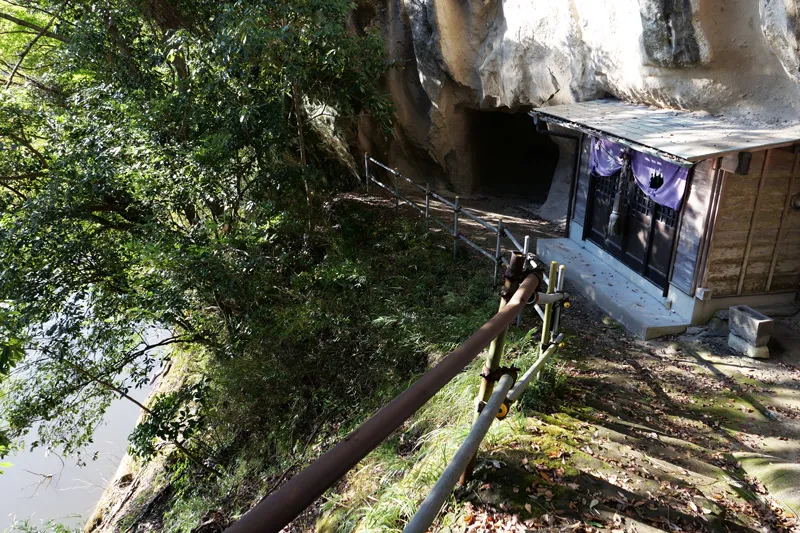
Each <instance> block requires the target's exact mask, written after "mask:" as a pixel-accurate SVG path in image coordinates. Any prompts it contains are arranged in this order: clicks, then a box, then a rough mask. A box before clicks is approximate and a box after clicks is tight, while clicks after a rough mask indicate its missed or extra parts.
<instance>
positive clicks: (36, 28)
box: [0, 10, 69, 43]
mask: <svg viewBox="0 0 800 533" xmlns="http://www.w3.org/2000/svg"><path fill="white" fill-rule="evenodd" d="M60 14H61V10H59V12H58V13H57V14H55V15H53V19H52V20H51V21H50V22H49V23H48V24H47V26H45V27H44V28H42V27H41V26H37V25H36V24H32V23H30V22H28V21H27V20H22V19H20V18H17V17H15V16H13V15H8V14H6V13H3V12H0V19H5V20H7V21H9V22H13V23H14V24H16V25H18V26H22V27H24V28H28V29H31V30H33V31H35V32H38V33H39V36H40V37H49V38H51V39H56V40H58V41H61V42H62V43H67V42H69V39H67V38H66V37H64V36H63V35H58V34H57V33H53V32H51V31H50V26H52V25H53V22H54V21H55V19H56V18H58V15H60Z"/></svg>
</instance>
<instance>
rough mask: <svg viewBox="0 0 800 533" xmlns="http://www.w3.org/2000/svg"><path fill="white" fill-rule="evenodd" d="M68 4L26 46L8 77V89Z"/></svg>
mask: <svg viewBox="0 0 800 533" xmlns="http://www.w3.org/2000/svg"><path fill="white" fill-rule="evenodd" d="M68 3H69V0H67V1H66V2H64V3H63V4H61V7H60V8H58V12H57V13H56V14H55V15H53V17H52V18H51V19H50V21H49V22H48V23H47V25H46V26H45V27H44V28H39V33H37V34H36V37H34V38H33V39H31V42H29V43H28V46H26V47H25V50H23V51H22V53H21V54H20V55H19V61H17V64H16V65H15V66H14V69H13V70H12V71H11V74H9V75H8V82H7V83H6V89H8V88H9V87H11V82H12V81H14V76H15V75H16V74H17V71H18V70H19V67H20V66H22V62H23V61H25V57H26V56H27V55H28V52H30V51H31V50H32V49H33V45H34V44H36V42H37V41H38V40H39V39H41V38H42V37H43V36H44V35H45V33H50V31H49V30H50V27H51V26H52V25H53V23H54V22H55V21H56V19H57V18H58V17H59V15H61V12H62V11H64V8H65V7H67V4H68ZM0 15H3V17H4V18H6V19H8V17H9V16H10V15H5V14H4V13H0ZM12 18H16V17H12ZM16 20H18V21H19V22H25V21H22V20H20V19H16ZM19 22H17V24H19ZM52 35H55V33H53V34H52ZM59 37H60V36H59ZM59 37H56V38H57V39H58V38H59Z"/></svg>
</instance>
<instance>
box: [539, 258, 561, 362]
mask: <svg viewBox="0 0 800 533" xmlns="http://www.w3.org/2000/svg"><path fill="white" fill-rule="evenodd" d="M557 277H558V263H557V262H556V261H550V276H549V277H548V278H547V279H548V283H547V294H553V293H554V292H555V291H556V278H557ZM552 320H553V304H545V306H544V320H542V344H541V346H540V348H541V350H542V351H544V350H546V349H547V345H548V344H550V325H551V322H552Z"/></svg>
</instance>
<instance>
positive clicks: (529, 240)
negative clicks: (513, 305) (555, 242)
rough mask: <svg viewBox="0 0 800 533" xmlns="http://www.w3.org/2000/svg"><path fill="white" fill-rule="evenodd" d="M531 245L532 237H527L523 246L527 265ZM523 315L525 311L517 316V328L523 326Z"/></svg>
mask: <svg viewBox="0 0 800 533" xmlns="http://www.w3.org/2000/svg"><path fill="white" fill-rule="evenodd" d="M530 244H531V238H530V236H528V235H525V243H524V244H523V245H522V255H524V256H525V262H526V263H527V262H528V250H529V249H530ZM522 313H523V311H520V313H519V314H518V315H517V327H520V325H521V324H522Z"/></svg>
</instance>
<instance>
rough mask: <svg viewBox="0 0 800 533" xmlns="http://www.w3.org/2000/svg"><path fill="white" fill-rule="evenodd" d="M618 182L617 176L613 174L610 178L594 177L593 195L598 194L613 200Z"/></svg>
mask: <svg viewBox="0 0 800 533" xmlns="http://www.w3.org/2000/svg"><path fill="white" fill-rule="evenodd" d="M618 180H619V174H618V173H617V174H614V175H612V176H598V175H595V188H594V192H595V194H599V195H602V196H606V197H608V198H614V196H616V194H617V182H618Z"/></svg>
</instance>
